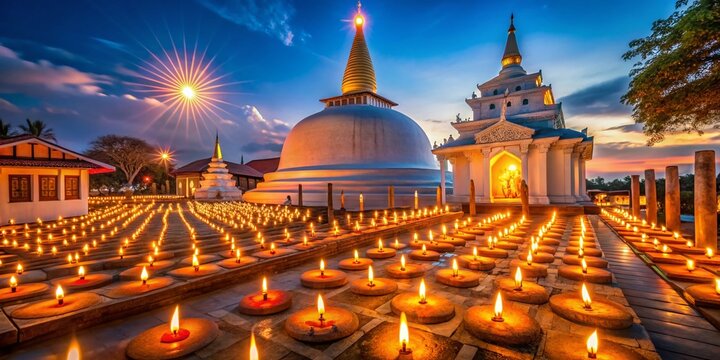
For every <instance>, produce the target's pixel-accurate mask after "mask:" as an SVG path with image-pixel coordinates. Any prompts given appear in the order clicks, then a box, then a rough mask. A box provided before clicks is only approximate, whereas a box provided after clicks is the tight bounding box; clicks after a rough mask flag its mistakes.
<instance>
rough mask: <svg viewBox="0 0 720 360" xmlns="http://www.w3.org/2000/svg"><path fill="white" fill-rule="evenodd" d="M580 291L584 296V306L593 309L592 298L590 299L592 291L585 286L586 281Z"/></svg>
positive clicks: (586, 308)
mask: <svg viewBox="0 0 720 360" xmlns="http://www.w3.org/2000/svg"><path fill="white" fill-rule="evenodd" d="M580 293H581V296H582V301H583V308H585V310H592V299H590V293H589V292H588V289H587V287H586V286H585V283H583V284H582V288H581V289H580Z"/></svg>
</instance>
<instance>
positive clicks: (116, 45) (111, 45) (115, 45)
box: [92, 37, 127, 51]
mask: <svg viewBox="0 0 720 360" xmlns="http://www.w3.org/2000/svg"><path fill="white" fill-rule="evenodd" d="M92 39H93V40H95V41H97V42H99V43H100V44H103V45H105V46H107V47H109V48H111V49H114V50H119V51H127V48H126V47H125V45H123V44H121V43H119V42H115V41H112V40H108V39H103V38H99V37H93V38H92Z"/></svg>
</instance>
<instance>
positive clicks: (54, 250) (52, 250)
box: [50, 246, 57, 256]
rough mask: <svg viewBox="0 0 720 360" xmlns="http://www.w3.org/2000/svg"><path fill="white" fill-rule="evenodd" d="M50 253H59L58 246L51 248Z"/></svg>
mask: <svg viewBox="0 0 720 360" xmlns="http://www.w3.org/2000/svg"><path fill="white" fill-rule="evenodd" d="M50 253H52V255H53V256H55V255H57V248H56V247H55V246H53V247H52V248H50Z"/></svg>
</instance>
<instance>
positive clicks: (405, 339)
mask: <svg viewBox="0 0 720 360" xmlns="http://www.w3.org/2000/svg"><path fill="white" fill-rule="evenodd" d="M408 343H410V331H409V330H408V325H407V316H406V315H405V312H404V311H403V312H401V313H400V348H401V349H402V348H407V345H408Z"/></svg>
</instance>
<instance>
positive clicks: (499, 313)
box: [495, 291, 503, 319]
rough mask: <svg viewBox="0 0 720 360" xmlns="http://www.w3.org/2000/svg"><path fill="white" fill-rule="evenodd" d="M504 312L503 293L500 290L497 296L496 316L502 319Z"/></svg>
mask: <svg viewBox="0 0 720 360" xmlns="http://www.w3.org/2000/svg"><path fill="white" fill-rule="evenodd" d="M502 313H503V301H502V295H501V294H500V292H499V291H498V294H497V297H496V298H495V318H496V319H502Z"/></svg>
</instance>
